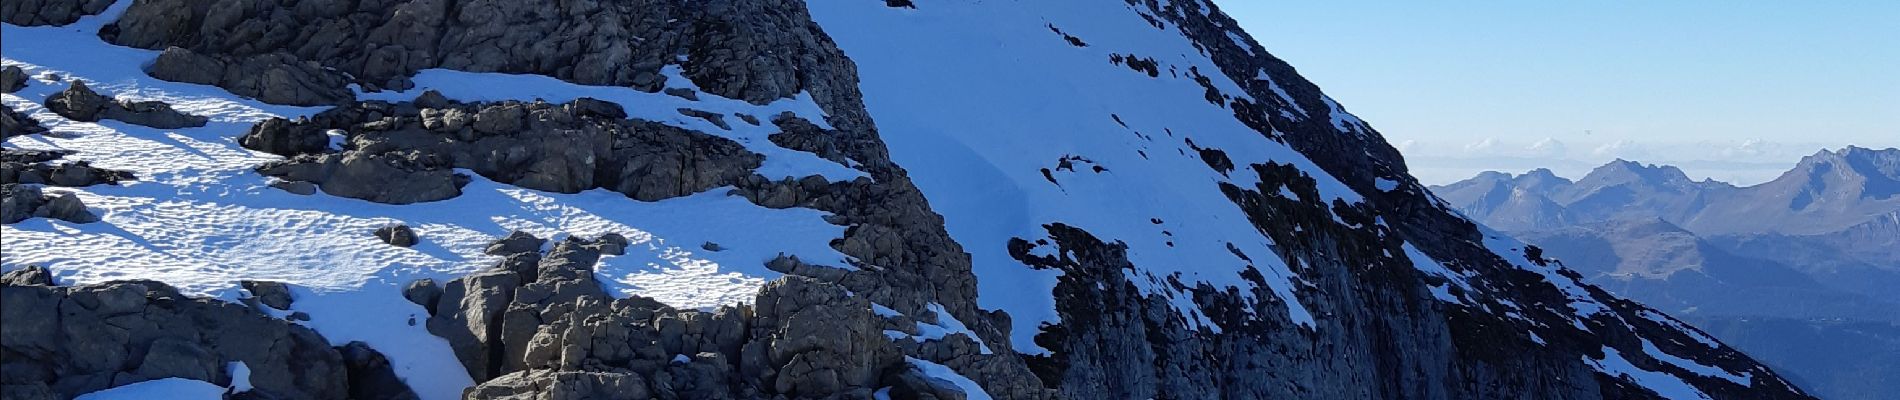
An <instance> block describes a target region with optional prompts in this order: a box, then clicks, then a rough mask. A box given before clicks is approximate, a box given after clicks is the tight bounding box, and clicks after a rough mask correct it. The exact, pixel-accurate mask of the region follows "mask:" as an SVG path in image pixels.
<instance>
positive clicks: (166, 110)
mask: <svg viewBox="0 0 1900 400" xmlns="http://www.w3.org/2000/svg"><path fill="white" fill-rule="evenodd" d="M46 109H47V110H50V111H52V112H53V113H55V114H59V115H60V116H62V117H66V118H68V119H71V120H74V121H84V122H97V121H99V120H101V119H112V120H118V121H123V122H125V123H129V124H134V125H143V126H147V127H152V128H159V129H177V128H194V127H200V126H205V122H206V121H209V119H208V118H206V117H203V116H197V115H190V114H185V113H181V112H178V111H177V110H173V109H172V107H171V105H170V104H165V102H161V101H127V100H116V99H113V98H111V97H107V96H104V95H100V94H99V93H97V92H94V91H92V88H90V87H87V86H86V82H84V81H80V80H76V79H75V80H73V82H72V85H71V86H69V87H67V88H66V90H62V91H60V92H59V93H54V94H53V95H52V96H51V97H48V98H47V99H46Z"/></svg>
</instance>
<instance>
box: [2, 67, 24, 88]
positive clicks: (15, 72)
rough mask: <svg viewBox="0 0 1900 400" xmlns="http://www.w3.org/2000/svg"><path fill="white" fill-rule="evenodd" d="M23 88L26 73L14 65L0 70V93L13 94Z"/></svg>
mask: <svg viewBox="0 0 1900 400" xmlns="http://www.w3.org/2000/svg"><path fill="white" fill-rule="evenodd" d="M25 88H26V71H22V70H20V67H19V66H14V65H8V66H6V67H4V68H0V93H13V92H18V91H20V89H25Z"/></svg>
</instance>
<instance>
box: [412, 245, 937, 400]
mask: <svg viewBox="0 0 1900 400" xmlns="http://www.w3.org/2000/svg"><path fill="white" fill-rule="evenodd" d="M520 239H521V238H520V237H516V238H515V240H520ZM608 245H611V243H609V242H607V241H604V240H601V241H594V240H585V239H576V238H572V237H570V238H569V239H567V240H564V241H562V242H560V243H558V244H556V245H555V246H554V248H553V250H550V251H548V252H546V253H545V254H543V253H538V252H533V251H532V250H531V251H530V252H518V253H513V254H509V255H508V256H507V257H508V258H507V259H506V260H504V261H503V262H502V263H501V264H500V265H497V266H496V267H495V268H493V269H490V270H489V271H487V272H482V273H477V274H475V275H471V276H468V277H463V278H459V279H456V280H452V281H449V283H448V284H447V285H445V286H444V289H443V290H442V293H441V294H440V295H439V298H437V299H436V300H435V301H434V302H433V304H432V307H430V308H431V309H432V310H434V316H433V317H431V318H430V319H429V321H428V327H429V330H430V332H433V333H435V334H437V335H439V336H442V337H444V338H446V339H448V340H449V342H450V344H451V347H453V348H454V349H455V351H456V354H457V356H458V357H459V358H460V359H461V360H462V361H463V364H464V365H465V366H466V367H468V369H469V373H470V374H472V375H474V376H475V377H476V379H477V380H478V381H484V382H485V383H483V384H481V385H479V386H477V387H475V388H473V389H470V391H469V392H468V393H469V396H470V397H471V398H485V399H546V398H598V397H601V396H605V397H612V398H636V399H638V398H648V397H649V396H651V397H654V398H662V399H675V398H677V399H699V398H762V397H772V395H775V394H776V395H784V396H787V397H789V398H837V396H844V397H846V398H867V397H868V396H869V394H870V393H871V391H872V390H874V389H876V388H879V387H885V386H892V385H895V384H899V383H900V382H896V381H894V380H893V379H891V377H896V376H900V375H901V374H900V372H902V371H903V370H904V368H906V367H907V364H905V363H904V362H903V358H902V357H901V354H902V353H901V352H900V350H899V349H898V347H897V346H896V345H894V344H893V343H892V342H891V340H890V339H888V338H886V337H884V335H883V334H882V330H881V329H879V327H880V326H882V317H879V316H877V315H876V314H874V313H873V312H872V311H871V303H870V302H869V301H868V300H866V299H865V298H864V297H861V296H851V295H848V294H847V293H846V291H845V289H844V288H843V287H840V286H838V285H834V284H828V283H824V282H821V281H818V280H814V279H811V278H804V277H787V278H784V279H780V280H778V281H774V282H772V283H769V284H767V285H766V287H765V288H764V289H762V290H761V291H760V293H759V297H758V298H757V300H756V302H755V303H754V304H755V306H741V307H727V308H721V309H719V310H716V311H713V312H703V311H693V310H676V309H673V308H671V307H667V306H665V305H662V304H659V303H658V302H655V301H653V300H651V299H647V298H642V297H632V298H625V299H614V298H612V297H609V296H607V294H606V293H605V292H604V291H602V289H601V288H600V285H599V282H596V281H595V279H594V276H593V274H592V268H593V265H594V263H595V262H596V261H597V260H598V259H599V257H600V254H601V251H602V248H603V247H606V246H608ZM417 286H420V287H426V286H427V284H423V285H417ZM411 299H412V300H418V301H423V302H427V301H428V300H427V299H428V296H424V295H418V296H413V297H411ZM582 371H584V372H582Z"/></svg>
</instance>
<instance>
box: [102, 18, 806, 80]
mask: <svg viewBox="0 0 1900 400" xmlns="http://www.w3.org/2000/svg"><path fill="white" fill-rule="evenodd" d="M95 1H103V0H95ZM581 15H584V16H588V17H586V18H579V17H572V16H581ZM239 21H255V22H247V23H240V22H239ZM100 36H101V37H102V38H104V39H106V40H107V41H108V42H112V43H115V44H120V45H125V46H132V47H138V48H145V49H154V50H157V49H164V48H167V47H171V46H176V47H180V48H185V49H190V50H191V51H193V52H196V53H202V54H205V55H208V56H216V57H230V58H256V57H276V58H279V59H280V60H279V61H276V62H273V63H272V64H278V65H301V64H304V63H308V64H311V65H313V66H316V65H320V66H323V67H330V68H336V69H337V70H338V72H336V73H334V76H336V77H338V78H340V77H342V76H350V77H354V78H355V83H358V84H361V85H363V87H365V88H366V89H370V90H376V89H378V88H392V89H404V88H407V87H408V86H410V85H411V84H410V83H409V82H408V79H407V78H408V77H409V76H410V75H412V74H414V73H415V72H416V71H420V70H423V69H428V68H448V69H455V70H464V71H478V72H507V73H534V74H543V75H549V76H553V77H556V78H560V79H562V80H566V81H570V82H575V83H580V84H587V85H608V86H622V87H632V88H635V89H639V90H643V91H647V92H658V91H660V90H661V89H662V88H664V87H665V83H666V77H665V76H664V75H662V74H661V69H662V68H663V67H665V66H666V65H667V63H669V62H673V63H679V64H681V66H682V67H683V68H682V70H683V72H684V73H685V75H686V77H687V78H689V79H691V80H692V81H693V83H695V84H696V85H697V86H698V87H700V88H702V89H704V90H706V91H707V92H711V93H714V94H718V95H720V96H724V97H728V98H734V99H742V100H745V101H748V102H752V103H754V104H766V103H769V102H771V101H772V100H775V99H780V98H788V97H792V96H794V95H796V94H797V93H799V92H800V91H801V90H802V89H806V88H804V87H803V86H804V85H802V84H801V83H804V82H807V81H808V80H809V79H808V78H803V76H804V75H805V74H807V73H810V72H814V71H833V70H836V69H837V68H838V67H836V66H832V65H826V64H825V63H827V62H836V61H839V60H843V58H842V56H841V54H840V53H841V52H839V51H838V50H837V48H836V47H835V46H832V45H831V44H830V39H829V38H827V37H825V36H824V35H823V34H822V33H821V32H820V31H819V29H818V27H817V25H816V23H815V22H812V21H811V18H810V17H809V16H807V15H806V10H805V5H804V3H802V2H796V1H787V0H763V1H740V2H682V1H670V0H642V1H638V2H635V3H628V4H617V3H615V4H610V3H584V4H568V5H560V4H555V3H533V2H529V3H514V2H500V3H480V4H469V5H456V6H454V7H451V6H449V3H443V2H438V1H430V0H407V1H396V2H367V3H336V4H328V3H326V4H324V5H308V4H302V3H298V4H294V5H293V4H288V3H278V2H270V1H258V0H245V1H239V2H235V3H230V4H228V5H227V6H225V7H204V6H202V5H200V4H198V3H195V2H193V1H189V0H156V1H142V2H138V3H135V4H133V5H132V6H131V7H130V8H128V9H127V10H126V11H125V13H124V15H123V16H121V17H120V18H119V19H118V20H117V21H116V22H114V23H113V24H110V25H108V26H106V27H105V28H104V29H102V32H101V34H100ZM232 38H244V39H242V40H233V39H232ZM575 38H583V39H581V40H580V41H579V42H576V39H575ZM168 53H169V51H168ZM681 55H685V57H680V56H681ZM170 63H171V62H169V61H168V60H167V59H166V57H163V56H161V57H160V59H159V61H158V62H157V63H155V66H154V68H152V69H151V70H150V71H149V72H151V73H152V75H153V76H156V77H160V78H161V79H172V78H167V77H168V76H177V75H179V74H181V73H187V72H190V70H192V68H172V67H166V65H168V64H170ZM223 63H227V64H228V63H230V62H228V61H225V62H223ZM206 64H209V63H206ZM197 69H198V70H201V71H216V70H218V69H217V68H212V67H209V66H207V67H204V68H197ZM235 69H241V70H243V71H245V72H244V73H242V74H236V73H232V72H230V71H225V72H222V73H219V74H211V73H199V74H203V75H222V76H224V79H220V80H218V81H216V82H202V81H204V80H208V79H202V80H201V83H208V84H216V85H218V86H220V87H224V88H226V89H230V90H232V92H234V93H238V94H241V95H246V96H252V95H253V94H251V93H248V92H247V90H243V89H249V88H252V87H255V86H252V85H246V84H244V82H239V81H235V80H234V79H233V77H234V76H244V75H259V76H261V75H267V73H265V71H266V70H264V69H250V68H235ZM286 69H305V68H304V67H301V66H297V67H289V68H286ZM319 71H320V70H315V69H310V70H309V72H312V73H314V72H319ZM273 72H274V71H273ZM345 74H347V75H345ZM324 75H325V76H329V75H330V74H324ZM298 83H313V85H309V86H304V87H307V88H310V89H319V88H321V89H325V90H329V89H334V90H339V91H344V90H346V88H345V85H346V84H347V83H348V81H345V80H334V81H333V80H332V79H328V78H326V79H322V80H318V81H315V82H311V81H303V82H298ZM276 86H278V85H264V86H263V87H276ZM295 86H301V85H295ZM258 97H259V99H260V100H264V101H267V102H276V101H274V100H272V99H267V98H266V97H264V96H258Z"/></svg>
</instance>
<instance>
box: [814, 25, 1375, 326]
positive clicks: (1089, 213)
mask: <svg viewBox="0 0 1900 400" xmlns="http://www.w3.org/2000/svg"><path fill="white" fill-rule="evenodd" d="M810 7H811V12H812V17H813V19H815V20H816V21H818V23H819V24H820V25H822V26H823V27H824V29H825V31H826V32H827V33H828V34H830V35H831V37H832V38H833V39H834V40H836V41H837V42H838V45H839V47H841V48H842V49H843V50H844V51H845V53H846V54H849V55H851V57H852V60H853V61H855V62H856V63H857V65H858V67H859V68H858V70H859V74H860V76H859V78H860V80H861V85H860V86H861V88H862V90H863V92H864V101H865V103H866V106H867V108H868V109H869V111H870V112H871V115H873V116H874V118H875V120H876V123H877V125H878V127H879V131H880V135H881V136H882V137H883V139H884V141H885V142H886V144H887V145H888V146H889V148H890V150H891V156H892V158H893V160H894V161H896V162H897V163H898V164H899V165H903V166H904V167H905V168H906V169H908V171H909V173H910V177H911V178H912V180H913V181H914V182H915V183H916V184H917V186H918V187H919V188H920V189H921V190H922V191H923V193H924V195H925V196H926V197H927V198H928V199H929V201H930V204H931V206H932V208H933V209H934V210H936V211H937V212H939V213H941V214H943V215H944V216H945V218H946V227H947V228H948V230H949V232H950V234H951V236H952V238H953V239H956V240H957V241H958V242H959V243H961V244H962V245H963V247H964V249H965V250H966V251H968V252H970V254H971V256H972V257H973V261H974V264H975V265H974V269H975V272H976V275H977V282H978V294H979V297H978V304H979V305H980V306H982V307H984V308H986V309H1000V310H1004V311H1007V312H1008V313H1009V314H1010V315H1011V316H1012V317H1013V318H1012V320H1013V321H1014V326H1013V327H1012V329H1011V332H1012V337H1011V342H1012V344H1014V347H1015V349H1016V350H1017V351H1019V352H1025V353H1044V352H1046V350H1045V349H1041V348H1040V347H1038V346H1036V345H1035V343H1034V342H1033V340H1032V338H1033V336H1034V335H1035V334H1036V333H1037V332H1038V331H1039V329H1038V327H1039V326H1040V325H1041V324H1043V323H1046V322H1053V321H1056V320H1057V319H1058V317H1057V315H1056V313H1055V307H1054V300H1053V298H1051V295H1050V290H1051V289H1052V288H1053V287H1054V286H1055V283H1056V278H1057V276H1059V274H1060V272H1058V271H1052V270H1040V271H1039V270H1031V269H1029V268H1027V267H1026V266H1024V265H1023V264H1022V263H1020V262H1018V261H1016V260H1014V259H1012V258H1010V257H1009V255H1008V254H1007V253H1006V249H1005V244H1006V243H1007V242H1008V240H1009V239H1010V238H1018V237H1020V238H1023V239H1025V240H1029V241H1031V242H1034V241H1035V240H1036V239H1038V238H1043V237H1044V236H1045V235H1046V231H1045V230H1044V229H1043V228H1042V225H1043V224H1048V223H1057V222H1060V223H1064V224H1068V225H1071V226H1075V227H1078V228H1081V229H1084V230H1087V231H1088V232H1090V233H1091V234H1094V235H1096V236H1097V237H1098V238H1100V239H1102V240H1104V241H1109V242H1111V243H1112V242H1115V241H1120V242H1122V243H1125V244H1127V245H1128V256H1129V260H1130V261H1132V262H1133V263H1134V265H1136V266H1137V267H1138V268H1140V269H1141V271H1140V272H1141V273H1142V274H1144V275H1152V276H1154V277H1166V276H1168V275H1171V274H1174V273H1180V274H1181V279H1182V281H1183V282H1184V283H1187V284H1189V285H1193V284H1194V283H1195V282H1207V283H1209V284H1212V285H1215V286H1217V287H1224V286H1239V287H1248V286H1250V285H1251V284H1250V283H1247V282H1245V281H1244V280H1242V279H1241V278H1240V276H1239V271H1241V270H1243V269H1244V268H1245V266H1246V263H1245V262H1244V261H1241V260H1239V259H1238V258H1236V257H1234V256H1233V254H1232V253H1230V252H1228V251H1227V247H1226V246H1227V243H1228V242H1229V241H1232V242H1233V245H1234V246H1236V247H1237V248H1239V249H1240V250H1241V251H1242V252H1244V253H1246V254H1249V255H1250V257H1251V258H1252V259H1253V260H1254V262H1255V263H1257V264H1256V265H1255V267H1257V268H1258V269H1259V270H1260V271H1261V273H1262V274H1263V275H1265V276H1266V278H1267V282H1268V285H1267V286H1268V289H1269V290H1270V291H1271V292H1272V293H1274V294H1275V295H1276V296H1278V297H1279V298H1281V299H1283V300H1284V303H1283V304H1285V305H1286V309H1287V312H1288V313H1289V315H1290V316H1291V318H1292V319H1293V320H1294V321H1297V322H1298V323H1299V324H1300V325H1303V326H1309V327H1310V326H1313V324H1314V322H1313V316H1312V314H1311V313H1310V312H1309V311H1308V310H1307V309H1306V308H1305V306H1304V305H1302V304H1301V302H1300V300H1299V299H1298V298H1297V297H1296V296H1294V294H1293V293H1294V291H1293V289H1294V288H1295V287H1296V285H1297V284H1298V283H1297V282H1298V278H1297V276H1295V275H1294V274H1293V273H1292V272H1290V270H1289V269H1288V268H1287V266H1286V265H1284V264H1282V263H1281V262H1280V261H1279V257H1277V256H1274V255H1273V254H1274V253H1273V252H1272V250H1271V249H1270V248H1269V247H1268V246H1267V243H1268V241H1267V239H1266V238H1265V237H1264V236H1263V235H1261V234H1260V233H1259V232H1257V231H1256V230H1255V228H1254V226H1253V225H1252V224H1251V223H1250V222H1249V221H1248V220H1247V218H1246V216H1245V215H1244V214H1243V213H1242V212H1241V210H1240V209H1239V208H1238V207H1237V206H1235V205H1234V204H1233V202H1231V201H1229V200H1228V199H1227V198H1226V197H1225V196H1223V195H1222V194H1221V192H1220V191H1219V189H1218V187H1217V184H1218V183H1220V182H1233V183H1235V184H1246V185H1248V186H1247V187H1249V188H1251V187H1252V185H1251V183H1252V182H1254V181H1257V180H1258V177H1257V176H1254V175H1255V174H1253V173H1252V172H1251V169H1245V168H1242V169H1238V170H1236V171H1234V172H1233V173H1232V174H1233V175H1234V176H1233V177H1228V176H1223V175H1222V174H1220V173H1217V172H1215V171H1213V170H1212V169H1210V168H1208V167H1207V165H1206V164H1205V163H1204V162H1202V161H1201V160H1199V159H1198V158H1197V157H1198V154H1197V153H1195V152H1193V151H1191V150H1190V149H1188V147H1187V145H1186V140H1187V139H1190V138H1191V139H1192V140H1193V141H1194V142H1195V144H1197V145H1199V146H1202V147H1212V148H1218V149H1221V150H1223V151H1225V152H1226V153H1227V155H1228V156H1229V157H1230V158H1232V159H1233V160H1234V161H1235V163H1236V164H1240V165H1247V164H1254V163H1264V162H1268V161H1273V162H1279V163H1284V164H1291V165H1294V166H1295V167H1297V168H1300V169H1301V170H1304V171H1307V172H1308V173H1309V174H1311V175H1312V176H1313V177H1314V178H1316V180H1318V181H1319V184H1320V186H1321V190H1322V195H1323V196H1324V197H1326V199H1325V200H1327V201H1330V199H1334V198H1338V199H1344V200H1346V201H1348V202H1359V201H1362V200H1361V199H1362V198H1361V197H1360V196H1359V195H1358V194H1357V193H1354V192H1353V191H1352V190H1350V189H1348V188H1347V187H1346V186H1345V185H1344V184H1342V183H1340V182H1339V181H1338V180H1337V179H1334V178H1332V177H1330V176H1328V175H1326V174H1325V173H1323V172H1322V171H1321V170H1320V168H1318V167H1317V166H1316V165H1314V164H1313V163H1312V161H1311V160H1308V159H1307V158H1306V157H1305V156H1303V155H1301V154H1300V153H1298V152H1296V151H1293V150H1292V149H1290V148H1287V147H1286V146H1284V145H1281V144H1278V143H1275V142H1272V141H1270V140H1267V139H1266V138H1265V137H1263V136H1262V135H1261V134H1260V133H1259V132H1256V131H1253V130H1252V129H1250V128H1248V127H1246V126H1244V125H1242V124H1241V123H1240V122H1238V121H1236V120H1235V119H1234V116H1233V113H1232V111H1231V110H1228V109H1226V108H1224V107H1221V106H1219V105H1216V104H1210V103H1208V102H1207V101H1206V100H1205V98H1204V94H1205V89H1204V88H1202V87H1201V86H1200V85H1199V84H1197V83H1195V82H1194V81H1193V80H1192V79H1191V78H1189V77H1188V76H1187V70H1188V68H1189V67H1196V68H1198V69H1199V70H1200V71H1203V72H1204V73H1206V74H1208V78H1210V79H1211V80H1212V83H1213V84H1214V85H1215V87H1217V88H1220V89H1221V90H1222V91H1224V92H1226V93H1227V94H1229V95H1244V94H1245V93H1244V92H1243V91H1241V90H1240V89H1239V85H1237V84H1236V83H1235V82H1233V81H1232V80H1231V79H1228V78H1227V77H1226V76H1225V75H1224V74H1221V73H1219V72H1218V71H1220V70H1219V69H1218V68H1216V67H1215V64H1214V63H1213V61H1211V60H1209V59H1207V57H1206V56H1203V55H1201V54H1200V53H1199V52H1198V51H1196V50H1195V48H1194V45H1193V43H1192V42H1191V41H1190V40H1189V39H1187V38H1185V37H1183V36H1181V35H1179V34H1178V33H1176V32H1175V31H1172V30H1163V31H1159V32H1157V31H1154V30H1149V29H1145V28H1142V29H1131V27H1142V26H1146V25H1147V22H1146V21H1145V20H1143V19H1142V18H1141V16H1140V15H1139V14H1138V13H1137V11H1134V10H1132V9H1130V8H1129V7H1127V6H1126V5H1124V4H1122V3H1120V2H1100V3H1092V2H938V3H933V4H932V6H931V7H930V8H929V10H928V12H913V10H904V9H894V8H891V7H886V6H884V5H883V4H882V3H878V2H857V1H824V2H812V3H811V4H810ZM1050 24H1054V25H1056V26H1061V27H1062V29H1063V31H1064V32H1067V33H1069V34H1071V35H1075V36H1076V37H1080V38H1083V39H1084V40H1087V41H1088V42H1089V43H1090V44H1091V45H1090V46H1089V47H1086V48H1078V47H1073V46H1070V45H1068V44H1067V43H1066V42H1064V41H1062V40H1058V39H1059V38H1054V37H1052V36H1050V35H1051V33H1050V32H1049V31H1048V28H1047V26H1048V25H1050ZM1022 38H1049V40H1022ZM920 48H921V49H931V51H917V49H920ZM1111 53H1120V54H1134V55H1137V56H1140V57H1153V58H1154V59H1155V60H1156V61H1157V62H1159V63H1161V65H1160V68H1161V69H1162V70H1163V72H1162V74H1161V76H1160V77H1158V78H1150V77H1148V76H1147V75H1146V74H1141V73H1137V72H1134V71H1130V70H1129V69H1128V68H1127V67H1124V66H1117V65H1113V64H1110V63H1109V62H1108V57H1109V55H1110V54H1111ZM1170 71H1174V72H1178V73H1179V76H1178V77H1177V76H1175V75H1174V74H1171V73H1169V72H1170ZM919 77H929V79H918V78H919ZM1111 114H1113V115H1115V116H1119V117H1120V119H1121V120H1122V121H1123V122H1125V123H1126V124H1127V125H1128V126H1127V127H1123V126H1121V124H1117V123H1116V122H1115V121H1114V119H1112V118H1111ZM1138 151H1139V152H1140V153H1138ZM1142 153H1145V154H1146V157H1144V156H1143V155H1142ZM1071 155H1073V156H1080V157H1084V158H1087V159H1089V160H1092V161H1093V165H1099V166H1101V167H1104V168H1106V169H1107V171H1105V172H1100V173H1096V172H1093V171H1088V169H1089V168H1087V167H1085V166H1084V167H1078V168H1076V171H1075V172H1069V171H1053V170H1054V169H1055V168H1056V166H1057V161H1058V160H1059V159H1061V158H1062V157H1064V156H1071ZM1044 168H1048V169H1051V170H1052V176H1053V177H1054V178H1055V179H1056V180H1057V181H1058V182H1060V184H1059V185H1057V184H1052V183H1050V182H1048V181H1047V180H1045V178H1044V177H1043V175H1042V173H1041V170H1042V169H1044ZM1268 190H1273V189H1272V188H1268ZM1150 218H1157V219H1160V220H1163V221H1165V223H1163V224H1161V225H1156V224H1153V223H1151V222H1150ZM1163 230H1168V231H1170V232H1171V233H1173V234H1174V236H1167V235H1165V234H1163V233H1162V231H1163ZM1170 241H1172V242H1173V244H1174V246H1172V247H1170V246H1167V243H1168V242H1170ZM1135 283H1136V284H1137V285H1138V286H1139V287H1140V288H1141V289H1142V290H1143V291H1145V292H1146V293H1148V294H1164V295H1165V294H1168V293H1171V292H1173V289H1171V288H1168V287H1167V286H1166V285H1156V284H1153V283H1152V282H1151V281H1149V280H1148V279H1147V278H1146V277H1145V276H1144V277H1142V278H1141V279H1136V280H1135ZM1173 297H1175V298H1177V299H1178V300H1177V302H1176V303H1175V305H1176V306H1177V307H1179V308H1182V313H1183V314H1187V315H1191V314H1197V313H1198V310H1197V309H1195V308H1196V307H1195V306H1194V305H1193V303H1192V301H1190V300H1189V299H1188V298H1187V296H1184V295H1178V294H1177V295H1176V296H1173ZM1255 300H1260V299H1255ZM1189 323H1190V324H1195V325H1201V326H1207V325H1206V324H1205V321H1204V320H1200V319H1190V322H1189ZM1208 327H1209V328H1214V329H1218V327H1213V326H1208Z"/></svg>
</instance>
